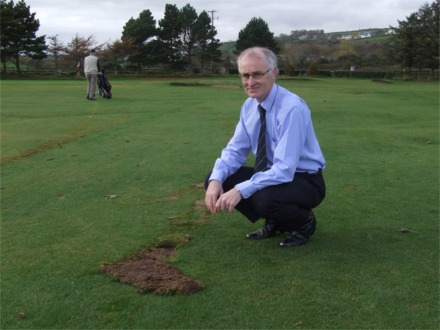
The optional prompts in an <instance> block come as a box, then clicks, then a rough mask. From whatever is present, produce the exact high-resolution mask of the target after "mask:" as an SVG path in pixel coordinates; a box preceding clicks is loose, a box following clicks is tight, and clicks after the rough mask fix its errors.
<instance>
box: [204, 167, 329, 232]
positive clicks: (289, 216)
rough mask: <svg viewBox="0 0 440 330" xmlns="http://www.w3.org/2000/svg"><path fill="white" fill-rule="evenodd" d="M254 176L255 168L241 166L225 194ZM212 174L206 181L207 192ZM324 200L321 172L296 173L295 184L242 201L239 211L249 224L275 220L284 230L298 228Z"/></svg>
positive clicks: (227, 184) (232, 176) (228, 181)
mask: <svg viewBox="0 0 440 330" xmlns="http://www.w3.org/2000/svg"><path fill="white" fill-rule="evenodd" d="M253 174H254V169H253V168H252V167H246V166H244V167H241V168H240V169H239V170H238V171H237V172H236V173H235V174H233V175H231V176H230V177H229V178H227V179H226V181H225V182H224V183H223V190H224V191H225V192H227V191H229V190H231V189H232V188H234V187H235V185H236V184H238V183H241V182H243V181H246V180H249V179H250V178H251V177H252V175H253ZM210 175H211V172H210V173H209V174H208V175H207V177H206V179H205V189H207V187H208V184H209V182H208V180H209V177H210ZM324 197H325V182H324V178H323V176H322V173H321V171H319V173H316V174H309V173H300V172H297V173H295V177H294V179H293V181H291V182H288V183H283V184H279V185H275V186H269V187H267V188H264V189H261V190H259V191H257V192H256V193H254V194H253V195H252V196H250V197H249V198H247V199H242V200H241V201H240V203H238V205H237V206H236V209H237V210H238V211H239V212H240V213H242V214H243V215H244V216H245V217H246V218H247V219H248V220H249V221H251V222H256V221H257V220H258V219H260V218H264V219H269V220H271V221H274V222H275V224H276V226H277V227H278V228H279V229H281V230H285V231H293V230H297V229H299V228H300V227H301V226H302V225H303V224H304V223H305V222H306V221H307V219H308V217H309V215H310V210H311V209H313V208H315V207H317V206H318V205H319V204H320V203H321V202H322V200H323V199H324Z"/></svg>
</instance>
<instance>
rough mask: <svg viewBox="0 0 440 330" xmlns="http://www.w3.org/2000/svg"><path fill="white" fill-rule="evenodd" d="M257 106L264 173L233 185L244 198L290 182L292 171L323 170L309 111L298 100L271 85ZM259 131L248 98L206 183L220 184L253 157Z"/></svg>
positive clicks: (254, 106)
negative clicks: (263, 119)
mask: <svg viewBox="0 0 440 330" xmlns="http://www.w3.org/2000/svg"><path fill="white" fill-rule="evenodd" d="M261 105H262V107H263V108H264V109H265V110H266V148H267V162H268V170H267V171H265V172H258V173H255V174H254V175H253V176H252V177H251V178H250V179H249V180H246V181H244V182H242V183H240V184H238V185H237V188H238V189H239V190H240V192H241V195H242V196H243V197H244V198H248V197H250V196H251V195H252V194H254V193H255V192H256V191H258V190H260V189H263V188H265V187H268V186H272V185H278V184H281V183H285V182H291V181H292V180H293V179H294V176H295V173H296V172H309V173H316V172H317V171H319V170H320V169H323V168H325V159H324V156H323V154H322V152H321V148H320V146H319V143H318V140H317V138H316V135H315V131H314V129H313V124H312V118H311V113H310V110H309V108H308V106H307V104H306V103H305V102H304V101H303V100H302V99H301V98H300V97H298V96H297V95H295V94H293V93H292V92H290V91H288V90H287V89H285V88H283V87H281V86H279V85H277V84H274V86H273V88H272V90H271V92H270V94H269V95H268V97H267V98H266V99H265V100H264V101H263V103H261ZM259 131H260V114H259V112H258V102H257V100H256V99H254V98H248V99H247V100H246V101H245V102H244V104H243V107H242V108H241V112H240V120H239V122H238V124H237V127H236V128H235V133H234V136H233V137H232V138H231V140H230V141H229V143H228V144H227V146H226V147H225V148H224V149H223V150H222V153H221V157H220V158H218V159H217V160H216V162H215V165H214V168H213V171H212V174H211V176H210V180H218V181H220V182H221V183H223V182H224V181H225V180H226V179H227V178H228V177H229V176H231V175H232V174H234V173H235V172H237V171H238V169H239V168H240V167H242V166H243V165H245V163H246V159H247V157H248V155H249V153H250V152H252V153H253V154H254V155H255V153H256V151H257V143H258V133H259Z"/></svg>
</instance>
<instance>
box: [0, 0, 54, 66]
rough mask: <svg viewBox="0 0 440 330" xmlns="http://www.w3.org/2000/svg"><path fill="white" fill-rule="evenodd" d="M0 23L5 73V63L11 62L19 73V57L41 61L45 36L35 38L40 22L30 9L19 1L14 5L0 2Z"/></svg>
mask: <svg viewBox="0 0 440 330" xmlns="http://www.w3.org/2000/svg"><path fill="white" fill-rule="evenodd" d="M0 15H1V16H0V21H1V31H0V33H1V47H0V51H1V61H2V63H3V70H4V72H6V62H7V61H12V62H13V63H14V64H15V66H16V68H17V72H18V73H19V74H20V73H21V68H20V56H21V55H27V56H29V57H31V58H33V59H42V58H45V57H46V56H47V55H46V53H45V51H46V49H47V46H46V42H45V36H44V35H43V36H40V37H37V36H36V33H37V31H38V29H39V28H40V21H39V20H38V19H36V18H35V13H31V11H30V7H29V6H27V5H26V3H25V2H24V1H23V0H21V1H19V2H17V4H16V5H15V4H14V2H13V1H12V0H11V1H9V2H8V3H7V2H6V0H0Z"/></svg>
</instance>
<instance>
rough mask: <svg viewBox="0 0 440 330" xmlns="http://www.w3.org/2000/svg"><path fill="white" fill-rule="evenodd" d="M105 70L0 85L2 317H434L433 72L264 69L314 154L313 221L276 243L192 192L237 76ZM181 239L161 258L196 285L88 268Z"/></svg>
mask: <svg viewBox="0 0 440 330" xmlns="http://www.w3.org/2000/svg"><path fill="white" fill-rule="evenodd" d="M110 80H111V83H112V84H113V97H114V98H113V99H112V100H104V99H99V100H97V101H95V102H90V101H87V100H86V98H85V96H86V93H85V88H86V86H85V82H84V81H73V80H66V81H2V82H1V325H0V326H1V328H2V329H67V328H70V329H79V328H81V329H122V328H125V329H140V328H144V329H158V328H161V329H172V328H174V329H177V328H179V329H182V328H187V329H190V328H191V329H208V328H216V329H231V328H241V329H244V328H246V329H268V328H272V329H275V328H276V329H312V328H313V329H318V328H327V329H329V328H344V329H349V328H350V329H361V328H363V329H366V328H370V329H371V328H375V329H438V328H439V326H440V324H439V121H438V119H439V103H438V102H439V100H438V84H436V83H420V82H394V83H390V84H388V83H375V82H372V81H367V80H349V79H345V80H343V79H341V80H339V79H315V80H280V81H279V83H280V84H281V85H282V86H285V87H287V88H289V89H290V90H292V91H294V92H296V93H297V94H298V95H300V96H301V97H302V98H304V99H305V100H306V102H307V103H308V105H309V107H310V108H311V110H312V114H313V120H314V126H315V130H316V132H317V135H318V138H319V140H320V143H321V147H322V149H323V152H324V155H325V156H326V160H327V163H328V166H327V169H326V170H325V173H324V175H325V178H326V182H327V188H328V194H327V197H326V199H325V201H324V202H323V203H322V204H321V206H319V207H318V208H317V209H316V210H315V214H316V216H317V220H318V228H317V231H316V233H315V235H314V236H313V238H312V240H311V241H310V242H309V243H308V244H306V245H304V246H300V247H296V248H291V249H280V248H279V247H278V243H279V242H280V241H282V240H283V239H284V236H279V237H273V238H270V239H268V240H265V241H261V242H256V241H249V240H246V239H245V234H246V233H248V232H250V231H253V230H254V229H255V228H257V227H259V226H261V222H258V223H257V224H250V223H249V222H248V221H247V220H245V219H244V218H243V217H242V216H241V215H240V214H239V213H238V212H232V213H222V214H218V215H216V216H210V215H208V214H207V212H206V211H205V210H204V209H203V208H200V207H198V206H197V201H200V200H201V199H203V197H204V192H203V190H202V189H200V188H198V186H197V184H199V183H201V182H202V180H203V178H204V176H205V174H206V173H207V172H208V171H209V170H210V169H211V167H212V165H213V163H214V161H215V158H216V157H218V155H219V154H220V151H221V149H222V148H223V147H224V145H225V144H226V142H227V140H228V138H229V137H230V136H231V134H232V133H233V130H234V128H235V123H236V121H237V120H238V114H239V110H240V107H241V104H242V102H243V101H244V99H245V97H246V95H245V94H244V92H243V91H242V90H241V89H240V88H236V87H237V86H239V81H238V79H234V78H224V79H220V78H219V79H214V78H212V79H202V78H200V79H196V78H194V79H192V80H190V79H186V80H183V79H181V80H179V79H177V78H176V79H172V78H170V79H156V80H153V79H151V80H141V79H139V80H124V79H119V80H118V79H110ZM172 82H185V83H195V84H194V85H195V86H191V87H189V86H172V85H171V83H172ZM108 195H117V198H113V199H110V198H106V196H108ZM401 228H407V229H409V231H408V232H401V231H399V230H400V229H401ZM185 235H191V237H192V240H191V241H189V242H188V243H185V244H182V245H181V246H179V249H178V251H177V253H176V254H175V255H174V257H173V259H172V260H170V261H169V263H171V264H173V265H176V266H177V267H178V268H179V269H180V270H181V271H182V272H183V273H184V274H185V275H188V276H191V277H193V278H195V279H197V280H199V281H201V282H202V283H203V284H204V285H205V286H206V288H205V289H204V290H203V291H200V292H199V293H196V294H194V295H189V296H184V295H173V296H159V295H154V294H140V293H137V292H136V289H135V288H134V287H132V286H130V285H127V284H121V283H119V282H118V281H115V280H113V279H112V278H110V277H109V276H108V275H107V274H105V273H103V272H102V270H101V265H103V264H104V263H113V262H117V261H119V260H121V259H122V258H124V257H127V256H130V255H133V254H134V253H136V251H138V250H140V249H142V248H145V247H148V246H151V245H154V244H156V243H157V242H159V241H163V240H168V239H178V238H179V237H183V236H185Z"/></svg>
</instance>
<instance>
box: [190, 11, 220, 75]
mask: <svg viewBox="0 0 440 330" xmlns="http://www.w3.org/2000/svg"><path fill="white" fill-rule="evenodd" d="M195 32H196V39H197V46H198V47H197V58H198V59H199V61H200V67H201V71H202V72H203V71H204V68H205V63H207V62H210V63H211V64H212V63H213V62H220V61H221V60H220V56H221V51H220V50H219V47H220V41H219V40H218V39H215V36H216V35H217V31H216V30H215V27H214V26H213V25H212V22H211V18H210V17H209V15H208V13H207V12H206V11H203V12H202V13H201V14H200V15H199V17H198V19H197V22H196V27H195Z"/></svg>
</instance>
